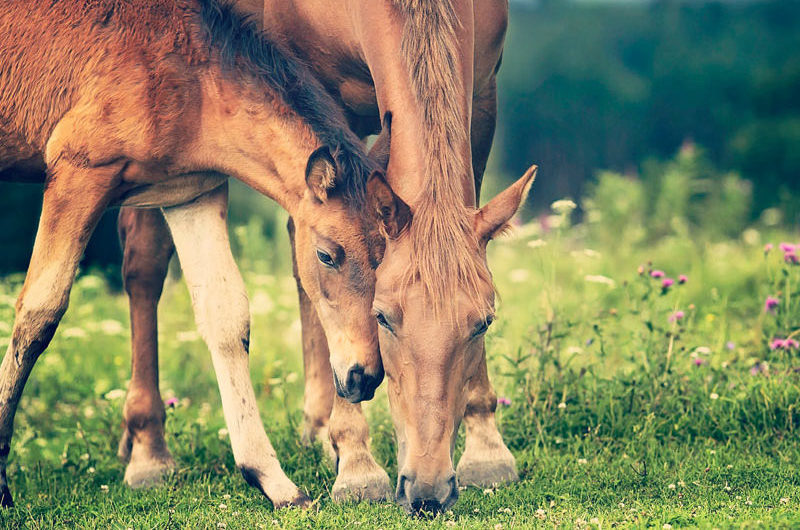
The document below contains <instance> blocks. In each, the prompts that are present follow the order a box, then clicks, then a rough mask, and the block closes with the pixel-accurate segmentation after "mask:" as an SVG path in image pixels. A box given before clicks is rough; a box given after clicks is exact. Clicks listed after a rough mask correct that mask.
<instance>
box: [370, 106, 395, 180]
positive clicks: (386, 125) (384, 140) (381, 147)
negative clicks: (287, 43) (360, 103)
mask: <svg viewBox="0 0 800 530" xmlns="http://www.w3.org/2000/svg"><path fill="white" fill-rule="evenodd" d="M391 147H392V113H391V112H389V111H387V112H386V114H384V115H383V127H382V128H381V132H380V133H379V134H378V138H377V139H376V140H375V143H374V144H372V147H371V148H370V150H369V156H370V158H372V159H373V160H374V161H375V162H376V163H377V164H378V167H381V168H383V170H384V171H386V168H387V167H388V166H389V151H390V149H391Z"/></svg>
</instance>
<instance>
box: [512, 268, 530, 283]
mask: <svg viewBox="0 0 800 530" xmlns="http://www.w3.org/2000/svg"><path fill="white" fill-rule="evenodd" d="M530 275H531V273H530V271H529V270H528V269H514V270H512V271H511V272H510V273H509V275H508V278H509V279H510V280H511V282H512V283H524V282H525V281H527V279H528V277H530Z"/></svg>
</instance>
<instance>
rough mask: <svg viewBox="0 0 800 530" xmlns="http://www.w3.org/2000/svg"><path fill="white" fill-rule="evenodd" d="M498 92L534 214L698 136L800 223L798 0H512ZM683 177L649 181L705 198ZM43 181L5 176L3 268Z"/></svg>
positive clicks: (504, 141) (105, 233)
mask: <svg viewBox="0 0 800 530" xmlns="http://www.w3.org/2000/svg"><path fill="white" fill-rule="evenodd" d="M498 90H499V117H498V129H497V137H496V141H495V146H494V149H493V154H492V161H491V168H492V169H493V171H492V173H493V175H490V177H489V179H487V190H486V193H485V194H484V200H485V199H486V198H487V197H489V196H491V194H492V192H493V190H496V189H499V188H500V186H502V185H505V184H507V183H509V182H510V181H511V180H512V179H513V178H515V177H516V176H518V175H519V174H521V171H522V170H523V169H524V168H526V167H527V166H528V164H530V163H531V162H536V163H537V164H539V166H540V174H539V178H538V179H537V182H536V185H535V190H534V193H533V194H532V200H531V202H530V203H529V204H528V214H531V213H533V212H534V211H536V210H538V209H541V208H542V207H544V206H546V205H549V204H550V202H552V201H553V200H554V199H558V198H562V197H573V198H576V199H578V198H580V197H582V196H583V195H584V193H585V191H586V190H587V189H589V188H590V189H592V190H594V189H595V188H593V187H592V186H595V183H596V182H597V175H598V172H599V171H600V170H611V171H614V172H616V173H620V174H623V175H625V176H627V178H633V179H640V178H645V180H653V179H652V178H649V177H647V175H648V173H650V174H657V175H663V177H658V178H663V179H670V178H674V177H671V176H670V175H671V173H670V172H669V171H665V172H657V173H654V172H652V171H648V167H652V165H653V164H657V163H658V162H657V161H658V160H669V159H672V158H673V156H674V155H675V153H676V152H678V151H679V149H680V146H681V145H684V144H689V145H692V144H697V145H699V146H702V148H703V153H704V160H707V163H708V164H710V165H714V166H715V167H717V168H719V171H717V170H714V171H707V172H706V174H707V175H710V176H709V177H708V178H706V179H705V180H704V181H703V182H705V184H704V186H706V187H709V189H711V188H714V187H718V188H719V189H721V190H723V191H724V190H725V189H728V188H730V189H736V190H740V189H743V188H742V187H741V186H740V185H738V184H737V185H736V186H734V187H731V185H730V182H738V180H737V179H739V178H743V179H745V180H748V181H750V182H751V183H752V185H751V186H749V187H748V188H747V189H746V194H744V195H743V194H742V193H739V192H736V193H732V194H728V195H729V196H731V197H736V201H738V202H737V203H736V205H733V206H731V208H733V209H735V210H736V211H737V212H739V213H743V216H744V218H745V219H746V218H748V217H749V218H753V217H755V216H757V215H759V213H760V212H761V211H763V210H764V209H765V208H769V207H778V208H780V210H782V211H783V212H784V221H786V222H789V223H797V222H798V220H800V201H798V200H797V198H798V196H800V2H794V1H768V2H725V3H712V2H685V1H682V2H676V1H654V2H626V3H617V2H615V3H603V2H593V3H585V2H584V3H577V2H568V1H559V0H539V1H533V2H531V1H528V2H526V1H522V0H516V1H514V0H512V2H511V20H510V27H509V31H508V37H507V40H506V48H505V53H504V57H503V67H502V69H501V71H500V79H499V81H498ZM730 172H733V173H735V174H737V176H736V178H734V179H733V180H731V177H730V176H729V173H730ZM715 179H718V180H715ZM726 179H727V180H726ZM680 182H681V180H680V179H676V180H675V181H674V182H671V184H670V185H669V186H666V185H665V186H660V185H659V186H654V185H648V186H649V188H648V189H651V190H652V189H658V190H662V191H663V190H668V191H669V190H672V191H670V192H669V193H672V194H678V195H680V194H681V193H688V194H689V195H691V194H693V193H695V192H694V191H691V192H690V191H685V192H682V191H681V190H680V187H681V184H680ZM587 186H588V187H589V188H587ZM726 186H728V188H726ZM623 188H624V185H621V188H620V189H623ZM41 189H42V187H41V186H40V185H31V184H9V183H0V228H2V230H0V245H1V247H0V248H2V249H3V251H2V252H0V273H3V272H8V271H19V270H25V268H26V266H27V263H28V259H29V257H30V251H31V247H32V244H33V238H34V235H35V231H36V222H37V219H38V214H39V207H40V204H41ZM603 189H605V188H603ZM608 189H609V190H611V189H615V188H614V187H610V188H608ZM664 193H666V192H664ZM724 196H726V195H725V193H722V194H721V195H719V197H724ZM715 200H718V199H715ZM719 200H721V199H719ZM231 201H232V205H231V217H232V218H231V221H232V223H233V224H237V225H240V226H245V225H246V226H247V227H248V230H249V232H248V233H251V232H253V230H255V229H257V228H258V227H261V228H260V230H261V233H262V234H263V235H264V236H265V237H266V238H269V239H272V238H275V237H279V238H282V237H283V236H282V234H280V235H279V234H277V231H281V232H282V231H283V227H282V226H280V225H281V224H282V220H280V219H278V217H279V216H278V215H277V213H276V212H275V208H274V207H273V206H272V205H271V204H270V202H269V201H267V200H264V199H262V198H261V197H259V196H258V195H257V194H255V193H254V192H248V191H247V189H246V188H244V187H243V186H236V187H235V188H234V191H233V192H232V198H231ZM651 203H652V204H654V205H657V204H660V203H659V201H657V200H656V198H652V201H651ZM661 203H664V201H663V200H662V201H661ZM667 203H669V204H673V203H674V204H682V203H681V202H680V201H678V202H674V201H673V202H670V201H667V202H666V203H665V204H667ZM743 208H744V209H745V210H746V211H744V212H742V209H743ZM719 211H727V210H725V208H722V209H720V210H719ZM116 215H117V212H116V211H113V212H109V213H107V214H106V215H105V216H104V218H103V220H102V221H101V223H100V225H99V226H98V229H97V232H96V234H95V236H94V237H93V239H92V242H91V243H90V245H89V248H88V249H87V252H86V258H85V260H84V263H85V264H86V263H90V264H92V265H93V266H95V267H99V268H103V269H107V270H108V271H109V272H110V273H111V274H109V277H110V278H118V277H119V274H118V272H117V267H118V263H119V262H120V259H121V253H120V250H119V245H118V243H117V236H116ZM737 215H738V214H737ZM254 219H255V221H257V222H255V225H254V224H253V223H254ZM254 227H255V228H254Z"/></svg>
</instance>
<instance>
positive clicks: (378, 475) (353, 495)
mask: <svg viewBox="0 0 800 530" xmlns="http://www.w3.org/2000/svg"><path fill="white" fill-rule="evenodd" d="M331 497H332V498H333V500H334V501H336V502H345V501H371V502H381V501H386V500H392V499H394V490H393V489H392V486H391V484H390V483H389V475H387V474H386V471H384V470H383V469H381V468H380V467H379V466H377V464H376V469H373V470H369V471H367V472H361V473H355V472H350V473H339V476H337V477H336V482H334V484H333V489H332V490H331Z"/></svg>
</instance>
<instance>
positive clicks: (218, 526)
mask: <svg viewBox="0 0 800 530" xmlns="http://www.w3.org/2000/svg"><path fill="white" fill-rule="evenodd" d="M217 528H228V525H227V524H225V523H223V522H222V521H220V522H218V523H217Z"/></svg>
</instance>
